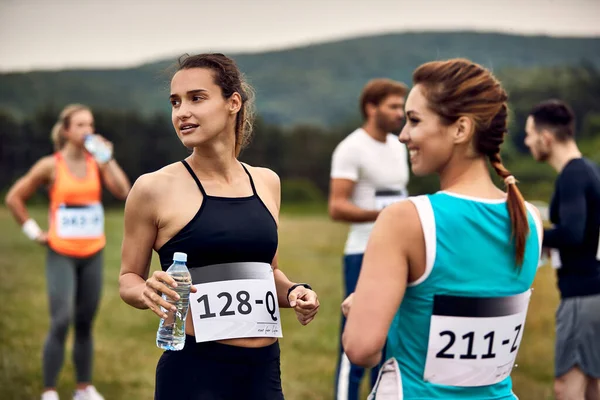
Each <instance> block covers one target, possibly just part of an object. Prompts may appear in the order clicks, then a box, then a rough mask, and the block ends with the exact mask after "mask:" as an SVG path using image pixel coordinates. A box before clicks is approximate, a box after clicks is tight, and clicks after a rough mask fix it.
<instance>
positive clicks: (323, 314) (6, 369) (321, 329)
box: [0, 208, 558, 400]
mask: <svg viewBox="0 0 600 400" xmlns="http://www.w3.org/2000/svg"><path fill="white" fill-rule="evenodd" d="M32 215H33V216H34V217H35V218H36V219H37V221H39V222H40V224H41V225H43V224H42V222H43V221H45V220H46V210H45V209H43V208H39V209H35V210H32ZM0 227H2V234H1V235H0V254H1V255H2V256H1V257H0V275H1V277H2V279H0V293H2V301H1V302H0V399H2V400H27V399H38V398H39V393H40V391H41V389H42V383H41V382H42V376H41V351H42V346H43V342H44V338H45V335H46V331H47V329H48V324H49V319H48V305H47V299H46V286H45V278H44V276H45V272H44V258H45V250H44V249H43V248H41V247H39V246H37V245H35V244H34V243H32V242H30V241H29V240H28V239H26V238H25V236H24V235H23V234H22V233H21V232H20V229H19V227H18V226H17V224H16V223H15V222H14V221H13V220H12V218H11V216H10V214H9V213H8V211H7V210H6V209H5V208H0ZM106 229H107V234H108V244H107V248H106V254H105V270H104V291H103V297H102V303H101V306H100V310H99V314H98V317H97V319H96V323H95V328H94V334H95V363H94V377H95V378H94V383H95V385H96V387H97V388H98V389H99V391H100V392H101V393H103V394H104V396H105V397H106V399H107V400H136V399H152V396H153V390H154V371H155V367H156V362H157V360H158V358H159V356H160V350H159V349H158V348H156V346H155V335H156V329H157V326H158V318H157V317H156V316H155V315H154V314H152V313H151V312H150V311H147V310H145V311H141V310H136V309H133V308H131V307H129V306H127V305H126V304H125V303H123V301H122V300H121V298H120V297H119V293H118V274H119V262H120V246H121V237H122V214H121V213H120V212H114V211H112V212H109V213H107V220H106ZM345 235H346V227H345V226H344V225H342V224H336V223H333V222H331V221H329V220H328V218H327V217H326V216H325V215H324V214H320V215H310V214H309V215H307V214H303V215H298V214H296V213H294V214H284V215H283V216H282V217H281V229H280V249H279V252H280V257H281V260H280V266H281V269H282V270H283V271H284V272H286V274H287V275H288V276H289V277H290V278H291V279H292V280H295V281H307V282H310V283H311V284H312V285H313V287H314V288H315V290H316V291H317V292H318V294H319V296H320V300H321V309H320V312H319V315H318V317H317V318H316V319H315V320H314V321H313V322H312V323H311V324H310V325H308V326H305V327H303V326H301V325H300V324H299V323H298V322H297V321H296V319H295V317H294V315H293V313H292V312H291V311H290V310H282V314H283V334H284V337H283V339H282V340H281V347H282V360H281V363H282V380H283V387H284V393H285V395H286V399H288V400H300V399H303V400H304V399H310V400H318V399H332V398H333V374H334V368H335V361H336V357H337V351H338V350H337V343H338V334H339V313H340V302H341V300H342V299H341V296H342V289H341V282H342V278H341V265H340V264H341V253H342V248H343V244H344V240H345ZM157 266H158V262H157V259H156V258H155V260H154V262H153V269H156V268H157ZM534 288H535V289H534V292H533V299H532V303H531V305H530V308H529V315H528V318H527V325H526V329H525V335H524V338H523V342H522V344H521V350H520V352H519V357H518V361H517V364H518V367H516V368H515V370H514V372H513V378H514V382H515V389H514V390H515V393H516V394H517V395H518V396H519V397H520V399H522V400H538V399H540V400H545V399H551V398H552V396H551V394H552V376H553V373H552V371H553V356H554V345H553V344H554V312H555V309H556V306H557V303H558V293H557V291H556V289H555V277H554V274H553V271H552V270H551V269H550V268H542V269H540V271H539V273H538V276H537V279H536V281H535V284H534ZM71 343H72V341H71V335H70V336H69V341H68V345H67V354H66V356H65V367H64V368H63V370H62V372H61V375H60V383H59V386H58V390H59V393H60V395H61V398H64V399H70V398H71V397H70V396H71V393H72V390H73V389H74V386H75V383H74V378H73V376H74V374H73V365H72V362H71ZM363 389H365V390H363V393H364V394H365V396H364V397H366V393H367V391H366V387H363ZM364 397H363V398H364Z"/></svg>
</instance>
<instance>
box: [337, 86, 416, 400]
mask: <svg viewBox="0 0 600 400" xmlns="http://www.w3.org/2000/svg"><path fill="white" fill-rule="evenodd" d="M406 93H407V87H406V85H404V84H403V83H401V82H396V81H393V80H391V79H382V78H379V79H373V80H371V81H369V82H368V83H367V84H366V85H365V87H364V88H363V91H362V94H361V96H360V111H361V114H362V117H363V121H364V122H363V125H362V126H361V127H360V128H357V129H356V130H355V131H354V132H352V133H350V134H349V135H348V136H347V137H346V138H345V139H344V140H342V141H341V142H340V143H339V144H338V145H337V147H336V148H335V150H334V152H333V156H332V160H331V174H330V176H331V182H330V192H329V216H330V217H331V218H332V219H333V220H334V221H342V222H347V223H350V232H349V233H348V238H347V240H346V245H345V248H344V257H343V280H344V282H343V283H344V295H345V296H348V295H349V294H350V293H352V292H354V289H355V287H356V281H357V280H358V276H359V273H360V268H361V264H362V261H363V253H364V251H365V247H366V245H367V240H368V238H369V234H370V233H371V230H372V228H373V221H375V219H377V216H378V215H379V213H380V212H381V210H383V209H384V208H385V207H386V206H388V205H390V204H392V203H394V202H397V201H400V200H401V199H404V198H406V196H407V190H406V186H407V185H408V180H409V167H408V156H407V152H406V147H405V146H404V145H403V144H402V143H400V142H399V141H398V136H397V133H398V132H399V131H400V129H401V128H402V123H403V122H404V97H405V96H406ZM393 132H394V133H395V134H394V133H393ZM345 322H346V321H345V317H344V316H343V315H342V316H341V327H340V335H341V332H343V330H344V325H345ZM336 370H337V373H336V378H335V398H336V399H337V400H356V399H358V394H359V387H360V383H361V380H362V377H363V375H364V372H365V370H364V368H362V367H360V366H357V365H352V363H351V362H350V361H349V360H348V357H347V356H346V355H345V354H344V349H343V346H342V344H341V338H340V356H339V358H338V362H337V369H336ZM377 373H378V369H377V367H374V368H373V369H372V370H371V385H372V384H373V383H374V382H375V379H376V378H377Z"/></svg>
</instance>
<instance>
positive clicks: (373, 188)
mask: <svg viewBox="0 0 600 400" xmlns="http://www.w3.org/2000/svg"><path fill="white" fill-rule="evenodd" d="M408 168H409V166H408V157H407V151H406V147H405V146H404V145H403V144H402V143H400V142H399V141H398V136H395V135H392V134H388V135H387V138H386V142H385V143H383V142H380V141H377V140H375V139H373V138H372V137H371V136H369V134H368V133H367V132H365V130H364V129H362V128H358V129H357V130H355V131H354V132H352V133H351V134H350V135H348V136H347V137H346V138H345V139H344V140H342V141H341V142H340V143H339V144H338V145H337V147H336V148H335V150H334V152H333V156H332V160H331V178H332V179H349V180H352V181H354V182H356V185H355V186H354V191H353V192H352V196H351V199H350V200H351V201H352V203H353V204H354V205H356V206H357V207H360V208H362V209H364V210H381V209H382V208H383V207H384V206H386V205H388V204H390V203H392V202H394V201H398V200H400V199H402V198H405V197H406V196H407V195H408V193H407V191H406V185H407V184H408V177H409V173H408ZM373 224H374V223H373V222H364V223H353V224H351V225H350V232H349V234H348V239H347V240H346V247H345V250H344V254H362V253H364V252H365V249H366V247H367V241H368V240H369V235H370V233H371V230H372V229H373Z"/></svg>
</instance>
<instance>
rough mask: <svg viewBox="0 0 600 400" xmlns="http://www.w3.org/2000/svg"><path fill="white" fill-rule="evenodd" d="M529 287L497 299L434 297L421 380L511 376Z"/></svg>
mask: <svg viewBox="0 0 600 400" xmlns="http://www.w3.org/2000/svg"><path fill="white" fill-rule="evenodd" d="M530 297H531V291H530V290H528V291H527V292H524V293H521V294H519V295H516V296H510V297H500V298H473V297H454V296H435V299H434V306H433V308H434V310H433V315H432V317H431V326H430V329H429V345H428V348H427V359H426V363H425V372H424V377H423V378H424V380H426V381H428V382H431V383H435V384H439V385H447V386H459V387H473V386H486V385H493V384H495V383H498V382H500V381H502V380H503V379H505V378H506V377H507V376H509V375H510V373H511V371H512V369H513V366H514V363H515V358H516V357H517V352H518V350H519V345H520V343H521V339H522V337H523V328H524V326H525V317H526V315H527V307H528V306H529V299H530Z"/></svg>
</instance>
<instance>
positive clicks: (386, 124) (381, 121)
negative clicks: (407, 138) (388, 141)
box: [375, 114, 402, 134]
mask: <svg viewBox="0 0 600 400" xmlns="http://www.w3.org/2000/svg"><path fill="white" fill-rule="evenodd" d="M375 122H376V123H377V127H378V128H379V129H380V130H381V131H383V132H387V133H397V134H399V133H400V131H401V130H402V121H400V122H396V121H390V120H389V119H388V118H386V117H385V116H384V115H381V114H378V115H377V118H376V120H375Z"/></svg>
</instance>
